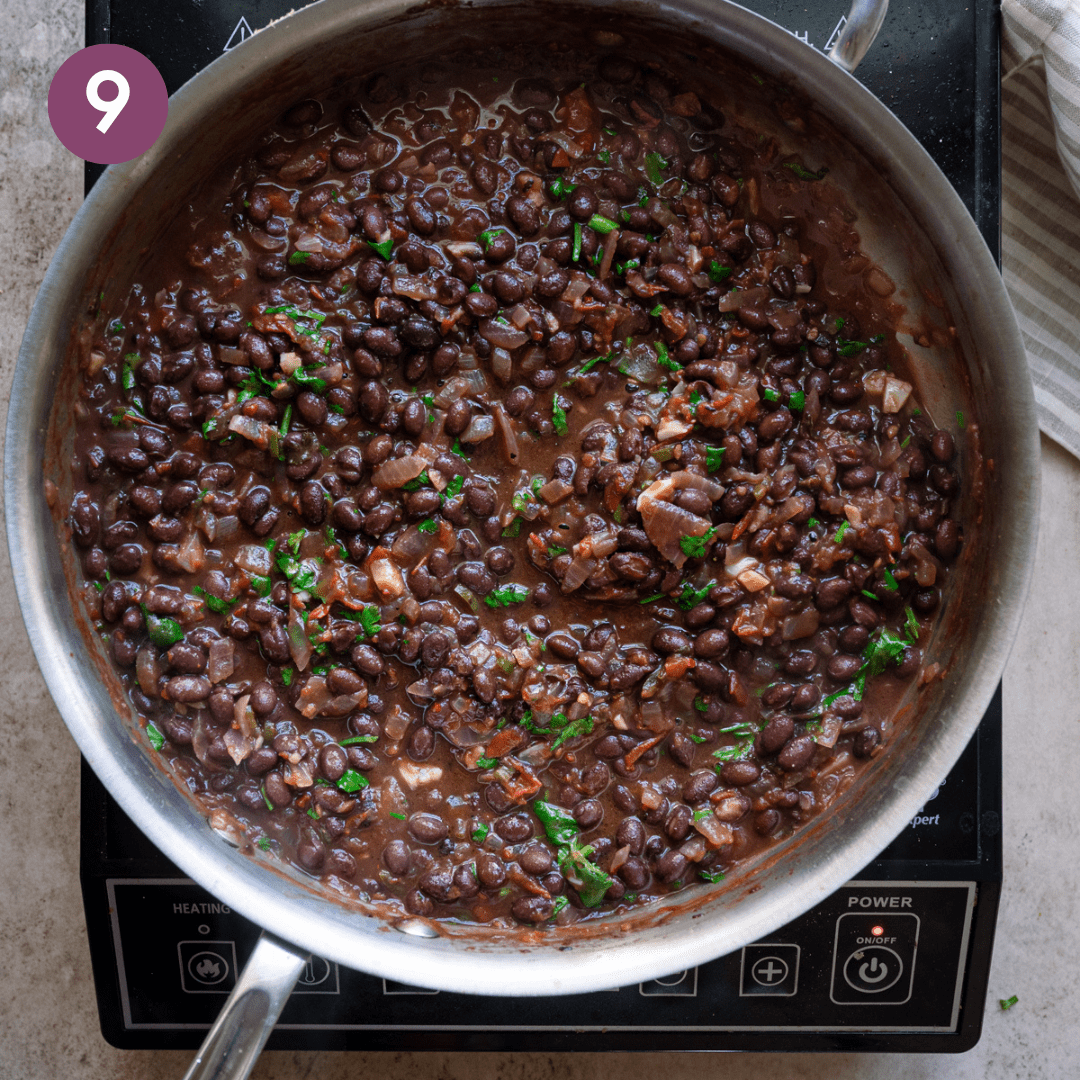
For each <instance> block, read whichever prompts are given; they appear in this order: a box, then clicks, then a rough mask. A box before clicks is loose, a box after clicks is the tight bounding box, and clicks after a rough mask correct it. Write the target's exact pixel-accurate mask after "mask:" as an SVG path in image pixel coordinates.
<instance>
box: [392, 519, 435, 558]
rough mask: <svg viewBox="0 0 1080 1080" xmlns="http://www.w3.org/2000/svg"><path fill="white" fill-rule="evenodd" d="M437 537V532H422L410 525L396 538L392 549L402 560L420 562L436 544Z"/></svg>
mask: <svg viewBox="0 0 1080 1080" xmlns="http://www.w3.org/2000/svg"><path fill="white" fill-rule="evenodd" d="M437 539H438V537H437V535H436V534H435V533H426V532H421V531H420V530H419V529H418V528H417V527H416V526H415V525H410V526H409V527H408V528H407V529H406V530H405V531H404V532H403V533H401V534H400V535H399V536H398V537H397V538H396V539H395V540H394V543H393V544H392V545H391V547H390V550H391V551H392V552H393V553H394V557H395V558H397V559H400V560H401V561H402V562H418V561H420V560H421V559H422V558H423V557H424V556H425V555H427V553H428V552H429V551H430V550H431V549H432V548H433V547H434V546H435V543H436V540H437Z"/></svg>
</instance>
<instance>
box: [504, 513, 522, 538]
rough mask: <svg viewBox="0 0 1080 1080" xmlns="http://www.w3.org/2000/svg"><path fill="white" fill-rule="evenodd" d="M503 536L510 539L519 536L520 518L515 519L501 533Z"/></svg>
mask: <svg viewBox="0 0 1080 1080" xmlns="http://www.w3.org/2000/svg"><path fill="white" fill-rule="evenodd" d="M502 534H503V536H508V537H510V539H514V537H517V536H520V535H521V518H519V517H516V518H514V520H513V521H511V522H510V524H509V525H507V526H506V528H505V529H503V531H502Z"/></svg>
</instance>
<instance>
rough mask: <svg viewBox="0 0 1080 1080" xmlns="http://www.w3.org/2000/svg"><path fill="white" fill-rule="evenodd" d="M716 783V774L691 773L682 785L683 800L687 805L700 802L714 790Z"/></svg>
mask: <svg viewBox="0 0 1080 1080" xmlns="http://www.w3.org/2000/svg"><path fill="white" fill-rule="evenodd" d="M718 783H719V780H718V779H717V776H716V773H713V772H707V771H702V772H696V773H693V774H692V775H691V777H690V779H689V780H687V781H686V783H685V784H684V785H683V789H682V797H683V800H684V801H685V802H688V803H698V802H701V801H702V800H703V799H707V798H708V797H709V795H710V794H711V793H712V792H713V791H715V790H716V787H717V784H718Z"/></svg>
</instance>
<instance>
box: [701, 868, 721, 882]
mask: <svg viewBox="0 0 1080 1080" xmlns="http://www.w3.org/2000/svg"><path fill="white" fill-rule="evenodd" d="M697 873H698V877H699V878H701V880H702V881H707V882H709V884H710V885H711V884H713V883H715V882H717V881H723V880H724V875H723V874H722V873H720V872H719V871H715V872H714V871H712V870H699V871H698V872H697Z"/></svg>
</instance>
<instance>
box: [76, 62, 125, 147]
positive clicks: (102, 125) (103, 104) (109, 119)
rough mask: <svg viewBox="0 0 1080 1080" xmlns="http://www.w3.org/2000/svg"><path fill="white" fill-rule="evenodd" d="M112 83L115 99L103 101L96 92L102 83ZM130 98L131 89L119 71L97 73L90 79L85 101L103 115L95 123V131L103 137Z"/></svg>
mask: <svg viewBox="0 0 1080 1080" xmlns="http://www.w3.org/2000/svg"><path fill="white" fill-rule="evenodd" d="M105 82H108V83H112V84H113V86H115V87H116V97H114V98H113V99H112V101H104V100H103V99H102V97H101V95H100V94H99V93H98V90H99V89H100V87H101V84H102V83H105ZM130 97H131V87H130V86H129V85H128V81H127V79H125V78H124V76H123V75H121V74H120V72H119V71H109V70H105V71H99V72H97V74H95V75H92V76H91V77H90V81H89V82H88V83H87V84H86V100H87V101H89V102H90V104H91V105H92V106H93V107H94V108H95V109H97V110H98V111H99V112H101V113H104V114H105V115H104V116H102V118H101V119H100V120H99V121H98V122H97V129H98V131H100V132H101V133H102V134H103V135H104V134H105V132H106V131H108V130H109V128H111V127H112V125H113V121H114V120H115V119H116V118H117V117H118V116H119V115H120V114H121V113H122V112H123V111H124V106H125V105H126V104H127V103H128V98H130Z"/></svg>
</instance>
